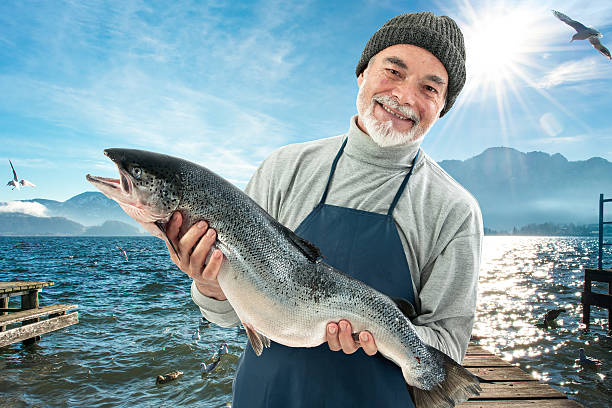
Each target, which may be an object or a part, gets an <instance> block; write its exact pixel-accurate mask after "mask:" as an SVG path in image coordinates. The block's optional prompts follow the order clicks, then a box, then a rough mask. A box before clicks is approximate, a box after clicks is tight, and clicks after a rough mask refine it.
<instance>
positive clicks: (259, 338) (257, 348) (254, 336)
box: [243, 324, 270, 356]
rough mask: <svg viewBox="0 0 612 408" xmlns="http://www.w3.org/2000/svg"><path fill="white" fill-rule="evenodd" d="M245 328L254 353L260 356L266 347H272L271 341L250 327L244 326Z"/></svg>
mask: <svg viewBox="0 0 612 408" xmlns="http://www.w3.org/2000/svg"><path fill="white" fill-rule="evenodd" d="M243 326H244V328H245V329H246V332H247V336H249V342H250V343H251V347H253V351H254V352H255V354H257V355H258V356H260V355H261V353H262V352H263V348H264V346H265V347H270V339H269V338H267V337H266V336H264V335H263V334H261V333H257V331H255V329H253V327H251V326H250V325H246V324H243Z"/></svg>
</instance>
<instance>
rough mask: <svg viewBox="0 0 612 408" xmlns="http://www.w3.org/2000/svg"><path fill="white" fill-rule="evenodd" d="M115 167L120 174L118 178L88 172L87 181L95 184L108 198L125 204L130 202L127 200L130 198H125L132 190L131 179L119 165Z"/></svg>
mask: <svg viewBox="0 0 612 408" xmlns="http://www.w3.org/2000/svg"><path fill="white" fill-rule="evenodd" d="M117 168H118V170H119V176H120V178H118V179H116V178H110V177H100V176H92V175H91V174H88V175H87V176H86V178H87V181H89V182H90V183H92V184H93V185H94V186H96V187H97V188H98V189H99V190H100V191H101V192H102V193H104V195H106V196H107V197H108V198H111V199H113V200H117V201H121V202H122V203H125V204H132V203H130V202H129V201H131V200H126V198H128V197H130V196H131V195H132V191H134V185H133V184H132V180H131V179H130V178H129V177H128V176H127V175H126V174H125V171H124V170H122V169H121V168H119V166H117Z"/></svg>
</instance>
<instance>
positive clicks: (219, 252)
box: [213, 249, 223, 258]
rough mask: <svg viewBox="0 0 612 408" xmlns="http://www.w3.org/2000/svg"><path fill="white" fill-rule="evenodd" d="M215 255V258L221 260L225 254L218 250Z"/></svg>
mask: <svg viewBox="0 0 612 408" xmlns="http://www.w3.org/2000/svg"><path fill="white" fill-rule="evenodd" d="M213 255H214V257H215V258H221V257H222V256H223V252H221V251H219V250H218V249H217V250H216V251H215V253H214V254H213Z"/></svg>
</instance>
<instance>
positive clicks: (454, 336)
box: [191, 116, 483, 362]
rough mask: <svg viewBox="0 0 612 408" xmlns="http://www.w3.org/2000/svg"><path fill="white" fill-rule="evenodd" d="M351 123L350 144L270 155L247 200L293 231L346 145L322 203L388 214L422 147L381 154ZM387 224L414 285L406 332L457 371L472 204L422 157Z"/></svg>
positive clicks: (468, 320) (471, 301)
mask: <svg viewBox="0 0 612 408" xmlns="http://www.w3.org/2000/svg"><path fill="white" fill-rule="evenodd" d="M356 119H357V117H356V116H354V117H353V118H352V119H351V124H350V128H349V131H348V133H347V134H344V135H340V136H335V137H330V138H327V139H320V140H315V141H312V142H306V143H298V144H293V145H289V146H285V147H282V148H280V149H278V150H276V151H275V152H273V153H272V154H271V155H270V156H269V157H268V158H267V159H265V160H264V162H263V163H262V164H261V165H260V166H259V168H258V169H257V170H256V172H255V174H254V175H253V177H252V179H251V181H250V182H249V184H248V185H247V187H246V189H245V191H246V193H247V194H248V195H249V196H251V197H252V198H253V199H254V200H255V201H256V202H257V203H258V204H259V205H261V206H262V207H263V208H264V209H265V210H266V211H268V212H269V213H270V215H272V217H274V218H275V219H277V220H278V221H279V222H280V223H281V224H283V225H285V226H286V227H288V228H290V229H292V230H295V229H296V228H297V227H298V226H299V225H300V223H301V222H302V221H303V220H304V219H305V218H306V216H308V214H309V213H310V212H311V211H312V209H313V208H314V207H315V206H316V205H317V204H318V202H319V201H320V199H321V196H322V194H323V190H324V189H325V185H326V182H327V179H328V176H329V172H330V169H331V165H332V161H333V159H334V157H335V156H336V153H337V152H338V150H339V149H340V146H341V145H342V142H343V140H344V139H345V138H347V137H348V142H347V145H346V147H345V149H344V153H343V154H342V156H341V158H340V160H339V162H338V166H337V168H336V172H335V174H334V177H333V179H332V184H331V186H330V191H329V193H328V196H327V199H326V203H327V204H330V205H336V206H342V207H349V208H354V209H358V210H364V211H370V212H376V213H381V214H386V213H387V211H388V209H389V206H390V205H391V202H392V201H393V198H394V196H395V193H396V192H397V190H398V188H399V186H400V184H401V182H402V181H403V179H404V177H405V176H406V174H407V172H408V170H409V169H410V166H411V165H412V160H413V159H414V157H415V155H416V152H417V150H418V149H419V147H420V141H419V142H416V143H412V144H410V145H407V146H394V147H385V148H381V147H379V146H378V145H376V144H375V143H374V142H373V141H372V139H371V138H370V137H369V136H368V135H367V134H365V133H364V132H362V131H361V130H360V129H359V127H358V126H357V123H356ZM393 218H394V219H395V222H396V225H397V228H398V232H399V236H400V239H401V241H402V245H403V247H404V251H405V254H406V259H407V261H408V266H409V267H410V273H411V275H412V283H413V289H414V293H415V302H416V305H415V309H416V312H417V315H418V316H417V317H416V318H415V319H413V320H412V322H413V324H414V325H415V328H416V330H417V332H418V334H419V335H420V337H421V338H422V339H423V340H424V341H425V342H426V343H428V344H430V345H432V346H434V347H436V348H438V349H439V350H441V351H442V352H444V353H446V354H448V355H449V356H451V357H452V358H453V359H454V360H455V361H457V362H461V360H462V359H463V357H464V355H465V351H466V349H467V345H468V342H469V339H470V335H471V332H472V326H473V324H474V317H475V310H476V297H477V285H478V270H479V266H480V254H481V246H482V236H483V227H482V215H481V213H480V208H479V207H478V203H477V202H476V200H475V199H474V197H472V195H470V193H468V192H467V191H466V190H465V189H464V188H463V187H461V185H459V183H457V182H456V181H455V180H454V179H453V178H451V177H450V176H449V175H448V174H447V173H446V172H445V171H444V170H442V168H441V167H440V166H438V165H437V164H436V163H435V162H434V161H433V160H432V159H431V158H430V157H429V156H428V155H427V154H425V153H424V152H421V154H420V155H419V158H418V160H417V162H416V163H415V168H414V171H413V174H412V176H411V178H410V180H409V182H408V184H407V186H406V189H405V190H404V193H403V194H402V196H401V198H400V200H399V202H398V203H397V206H396V208H395V210H394V212H393ZM406 278H407V279H408V277H406ZM191 295H192V298H193V300H194V302H195V303H196V304H197V305H198V306H199V307H200V310H201V311H202V314H203V315H204V317H206V318H207V319H208V320H210V321H212V322H214V323H216V324H218V325H220V326H223V327H231V326H235V325H237V324H239V323H240V320H239V319H238V316H237V315H236V313H235V312H234V310H233V309H232V306H231V305H230V304H229V302H228V301H218V300H216V299H212V298H209V297H206V296H204V295H202V294H201V293H200V292H199V291H198V290H197V288H196V287H195V285H194V284H192V287H191ZM374 340H376V339H374Z"/></svg>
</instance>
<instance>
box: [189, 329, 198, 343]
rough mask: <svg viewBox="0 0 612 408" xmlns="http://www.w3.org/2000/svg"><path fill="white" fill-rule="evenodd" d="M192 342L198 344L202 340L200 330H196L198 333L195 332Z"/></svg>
mask: <svg viewBox="0 0 612 408" xmlns="http://www.w3.org/2000/svg"><path fill="white" fill-rule="evenodd" d="M191 340H193V341H195V342H196V343H197V342H198V340H200V329H196V331H194V332H193V335H192V336H191Z"/></svg>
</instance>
